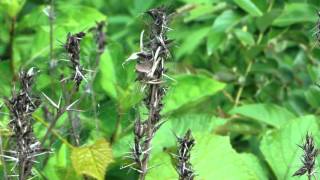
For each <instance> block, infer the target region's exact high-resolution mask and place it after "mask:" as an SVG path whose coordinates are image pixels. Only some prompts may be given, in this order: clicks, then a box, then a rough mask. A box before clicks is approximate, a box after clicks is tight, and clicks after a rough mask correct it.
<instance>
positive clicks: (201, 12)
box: [184, 2, 227, 23]
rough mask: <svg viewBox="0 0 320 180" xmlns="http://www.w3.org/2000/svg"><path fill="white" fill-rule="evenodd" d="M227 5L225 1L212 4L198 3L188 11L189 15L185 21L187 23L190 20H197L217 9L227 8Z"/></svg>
mask: <svg viewBox="0 0 320 180" xmlns="http://www.w3.org/2000/svg"><path fill="white" fill-rule="evenodd" d="M226 6H227V4H226V3H225V2H223V3H219V4H217V5H212V4H203V5H198V6H196V7H195V8H194V9H192V10H191V11H190V12H189V13H188V16H186V17H185V18H184V21H185V22H186V23H187V22H189V21H192V20H196V19H198V18H200V17H207V16H208V15H210V14H212V13H214V12H216V11H220V10H222V9H225V8H226Z"/></svg>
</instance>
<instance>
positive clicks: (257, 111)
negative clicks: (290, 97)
mask: <svg viewBox="0 0 320 180" xmlns="http://www.w3.org/2000/svg"><path fill="white" fill-rule="evenodd" d="M229 113H230V114H239V115H241V116H244V117H248V118H251V119H254V120H256V121H259V122H262V123H266V124H268V125H271V126H273V127H276V128H280V127H281V126H282V125H284V124H286V123H288V122H290V120H292V119H293V118H295V115H294V114H293V113H291V112H290V111H288V110H287V109H285V108H283V107H280V106H277V105H274V104H246V105H243V106H240V107H235V108H233V109H232V110H231V111H230V112H229Z"/></svg>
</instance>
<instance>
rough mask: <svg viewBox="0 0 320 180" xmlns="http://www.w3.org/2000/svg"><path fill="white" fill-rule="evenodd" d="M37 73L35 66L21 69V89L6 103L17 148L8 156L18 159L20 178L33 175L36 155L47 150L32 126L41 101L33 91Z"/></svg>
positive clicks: (6, 100) (13, 93)
mask: <svg viewBox="0 0 320 180" xmlns="http://www.w3.org/2000/svg"><path fill="white" fill-rule="evenodd" d="M35 74H36V70H35V68H31V69H29V70H28V71H27V72H25V71H21V72H20V73H19V79H20V83H21V89H20V91H19V92H12V97H11V99H8V98H6V99H5V104H6V106H7V107H8V109H9V110H10V118H11V121H10V122H9V127H10V128H11V129H12V132H13V136H12V138H13V140H14V142H15V143H14V146H15V149H13V150H12V152H15V153H13V154H10V155H8V156H11V157H14V158H15V159H16V163H17V166H16V167H17V168H19V179H21V180H22V179H23V180H24V179H26V178H27V177H29V176H30V175H31V169H32V166H33V164H34V162H35V161H34V160H35V157H36V156H37V155H39V154H41V153H43V152H45V151H46V150H45V149H43V148H42V147H41V145H40V142H39V141H38V140H37V138H36V137H35V136H34V133H33V128H32V121H33V119H32V113H33V112H34V111H35V110H36V109H37V108H38V107H39V105H40V103H41V102H40V99H39V97H36V96H34V95H33V94H32V92H31V86H32V83H33V79H34V76H35Z"/></svg>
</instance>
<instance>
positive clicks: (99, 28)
mask: <svg viewBox="0 0 320 180" xmlns="http://www.w3.org/2000/svg"><path fill="white" fill-rule="evenodd" d="M105 27H106V23H105V21H100V22H96V26H95V27H93V28H91V29H90V31H91V32H93V33H94V38H95V41H96V44H97V49H98V53H99V54H102V53H103V52H104V49H105V46H106V44H107V41H106V35H105V30H104V29H105Z"/></svg>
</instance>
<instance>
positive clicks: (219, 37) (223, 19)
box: [207, 10, 241, 55]
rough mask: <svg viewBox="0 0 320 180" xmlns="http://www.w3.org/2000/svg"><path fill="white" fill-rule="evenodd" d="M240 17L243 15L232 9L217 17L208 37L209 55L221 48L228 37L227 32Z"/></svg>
mask: <svg viewBox="0 0 320 180" xmlns="http://www.w3.org/2000/svg"><path fill="white" fill-rule="evenodd" d="M240 18H241V16H239V15H238V14H236V13H235V12H234V11H231V10H227V11H225V12H223V13H222V14H221V15H219V16H218V17H217V18H216V20H215V21H214V23H213V25H212V28H211V30H210V32H209V34H208V38H207V52H208V54H209V55H211V54H212V53H213V51H215V50H216V49H218V48H219V46H220V44H221V43H222V42H223V41H224V40H225V39H226V37H227V35H226V33H228V31H230V30H231V28H232V27H233V26H235V25H236V24H237V23H238V22H239V20H240Z"/></svg>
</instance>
